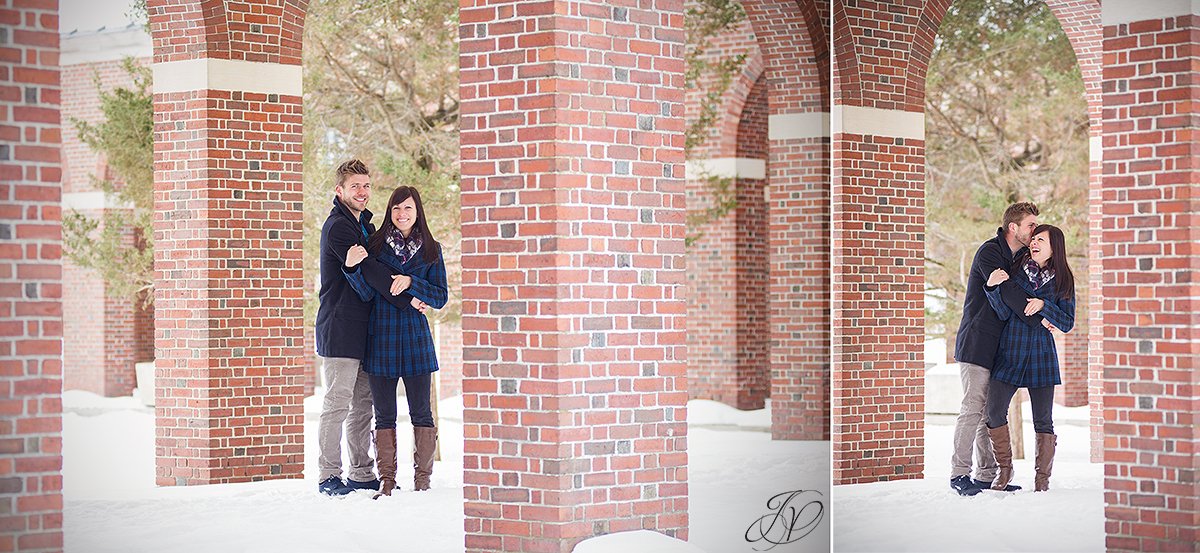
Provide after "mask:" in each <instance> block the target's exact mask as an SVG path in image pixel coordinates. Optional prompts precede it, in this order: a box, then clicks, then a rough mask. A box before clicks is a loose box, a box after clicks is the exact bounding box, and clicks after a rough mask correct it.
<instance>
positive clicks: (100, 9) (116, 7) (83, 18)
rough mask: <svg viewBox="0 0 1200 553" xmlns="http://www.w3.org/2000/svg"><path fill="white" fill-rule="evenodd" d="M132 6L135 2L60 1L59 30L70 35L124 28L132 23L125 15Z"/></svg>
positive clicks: (98, 0)
mask: <svg viewBox="0 0 1200 553" xmlns="http://www.w3.org/2000/svg"><path fill="white" fill-rule="evenodd" d="M131 5H133V0H59V2H58V15H59V20H58V30H59V32H62V33H69V32H71V31H74V30H80V31H94V30H96V29H99V28H100V27H107V28H109V29H112V28H114V27H124V26H126V25H129V23H130V20H129V17H127V16H126V15H125V14H126V13H128V12H129V6H131Z"/></svg>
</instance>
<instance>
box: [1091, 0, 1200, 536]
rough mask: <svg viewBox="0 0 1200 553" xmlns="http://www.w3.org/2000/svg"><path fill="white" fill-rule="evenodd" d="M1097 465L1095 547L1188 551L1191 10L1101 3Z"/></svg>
mask: <svg viewBox="0 0 1200 553" xmlns="http://www.w3.org/2000/svg"><path fill="white" fill-rule="evenodd" d="M1103 9H1104V14H1103V17H1104V181H1103V192H1102V193H1103V214H1104V220H1103V232H1102V233H1101V247H1102V250H1103V251H1102V256H1101V259H1102V263H1103V269H1104V288H1103V295H1104V309H1103V315H1102V316H1103V322H1104V343H1103V352H1104V377H1105V379H1104V400H1103V401H1104V461H1105V469H1104V474H1105V482H1104V488H1105V494H1104V501H1105V505H1106V508H1105V511H1104V512H1105V531H1106V532H1107V534H1108V539H1107V542H1106V547H1107V549H1108V550H1109V551H1196V550H1197V543H1200V503H1198V501H1200V479H1198V478H1197V469H1200V457H1198V456H1197V450H1200V425H1198V424H1197V415H1198V414H1200V386H1198V385H1197V384H1198V383H1200V378H1198V376H1200V364H1198V363H1197V361H1198V359H1200V342H1198V337H1197V335H1196V329H1197V328H1200V304H1198V302H1197V298H1200V251H1198V250H1197V248H1196V245H1197V244H1198V243H1200V224H1197V221H1200V185H1198V184H1197V183H1198V182H1200V170H1198V169H1200V168H1198V167H1197V166H1196V157H1195V152H1196V149H1197V147H1200V139H1198V138H1197V137H1198V136H1200V134H1198V133H1197V131H1198V130H1200V128H1198V127H1200V125H1198V124H1197V122H1196V120H1195V116H1194V104H1195V101H1196V98H1197V97H1200V83H1197V81H1196V72H1195V62H1194V60H1195V59H1196V57H1197V56H1198V55H1200V16H1197V15H1196V14H1193V13H1191V10H1192V9H1194V8H1193V7H1192V4H1191V3H1188V2H1162V3H1153V4H1148V3H1145V2H1133V1H1120V0H1106V1H1105V2H1104V7H1103Z"/></svg>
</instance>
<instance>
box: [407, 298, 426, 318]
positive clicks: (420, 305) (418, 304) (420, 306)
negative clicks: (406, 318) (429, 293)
mask: <svg viewBox="0 0 1200 553" xmlns="http://www.w3.org/2000/svg"><path fill="white" fill-rule="evenodd" d="M409 303H411V304H412V306H413V309H416V310H417V311H420V312H421V313H422V314H424V313H425V311H427V310H428V309H429V305H428V304H426V303H425V302H423V301H421V300H419V299H417V298H413V299H412V301H411V302H409Z"/></svg>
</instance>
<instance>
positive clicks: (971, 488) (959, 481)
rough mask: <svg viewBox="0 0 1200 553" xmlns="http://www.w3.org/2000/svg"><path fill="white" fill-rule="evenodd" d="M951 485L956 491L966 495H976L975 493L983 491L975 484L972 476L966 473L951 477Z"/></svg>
mask: <svg viewBox="0 0 1200 553" xmlns="http://www.w3.org/2000/svg"><path fill="white" fill-rule="evenodd" d="M950 487H951V488H952V489H953V490H954V491H956V492H958V495H965V496H971V495H975V494H977V493H979V492H981V491H983V490H981V489H979V488H978V487H977V486H976V485H975V482H974V481H973V480H971V477H970V476H967V475H966V474H964V475H962V476H955V477H954V478H951V479H950Z"/></svg>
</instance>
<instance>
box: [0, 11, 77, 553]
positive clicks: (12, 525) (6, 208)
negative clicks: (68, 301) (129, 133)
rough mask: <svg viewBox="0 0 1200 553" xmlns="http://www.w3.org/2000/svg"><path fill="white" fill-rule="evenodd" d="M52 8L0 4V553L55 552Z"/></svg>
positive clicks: (58, 354)
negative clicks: (9, 552)
mask: <svg viewBox="0 0 1200 553" xmlns="http://www.w3.org/2000/svg"><path fill="white" fill-rule="evenodd" d="M57 9H58V3H57V2H55V1H43V2H19V3H16V4H15V5H14V3H12V2H6V3H4V4H3V5H0V25H2V26H0V60H3V61H0V374H2V376H0V551H17V550H19V551H62V547H63V538H62V400H61V395H62V336H63V326H62V324H63V320H62V262H61V258H62V232H61V217H62V211H61V209H60V207H59V202H60V201H61V196H62V166H61V152H60V145H61V143H62V135H61V126H60V118H59V106H60V105H61V93H62V89H61V86H60V83H61V81H60V72H59V65H58V63H59V62H58V55H59V51H58V12H57Z"/></svg>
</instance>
